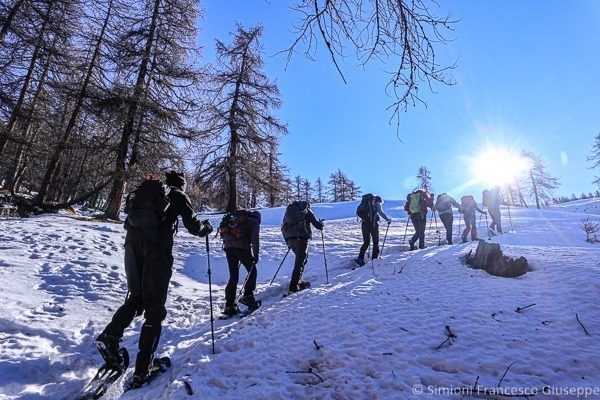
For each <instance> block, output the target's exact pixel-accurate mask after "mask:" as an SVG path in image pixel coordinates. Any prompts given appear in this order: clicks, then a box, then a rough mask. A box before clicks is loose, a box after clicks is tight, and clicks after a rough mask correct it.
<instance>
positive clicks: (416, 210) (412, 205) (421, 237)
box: [404, 189, 434, 250]
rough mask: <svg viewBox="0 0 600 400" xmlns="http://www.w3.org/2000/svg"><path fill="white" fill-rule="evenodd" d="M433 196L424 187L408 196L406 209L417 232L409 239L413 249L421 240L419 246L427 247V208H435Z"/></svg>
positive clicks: (421, 247)
mask: <svg viewBox="0 0 600 400" xmlns="http://www.w3.org/2000/svg"><path fill="white" fill-rule="evenodd" d="M433 197H434V195H433V194H431V195H429V194H428V193H427V191H425V190H424V189H415V190H413V191H412V192H411V193H409V194H408V195H407V196H406V204H404V211H406V212H407V213H408V215H409V217H410V220H411V222H412V224H413V227H414V228H415V234H414V235H413V236H412V238H411V239H410V240H409V241H408V244H409V245H410V249H411V250H415V248H416V247H415V243H416V242H417V240H418V241H419V248H420V249H424V248H425V228H426V226H427V208H431V210H433V207H434V205H433Z"/></svg>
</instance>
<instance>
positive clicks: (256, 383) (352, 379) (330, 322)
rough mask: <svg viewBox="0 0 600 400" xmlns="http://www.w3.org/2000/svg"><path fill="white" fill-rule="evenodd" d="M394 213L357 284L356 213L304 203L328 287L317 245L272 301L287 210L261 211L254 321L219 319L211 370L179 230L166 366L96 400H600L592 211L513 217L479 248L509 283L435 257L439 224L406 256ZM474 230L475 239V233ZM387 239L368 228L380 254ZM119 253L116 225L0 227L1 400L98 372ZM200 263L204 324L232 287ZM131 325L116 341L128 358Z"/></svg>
mask: <svg viewBox="0 0 600 400" xmlns="http://www.w3.org/2000/svg"><path fill="white" fill-rule="evenodd" d="M403 203H404V202H403V201H387V202H386V203H385V204H384V205H383V209H384V211H385V212H386V213H388V215H390V216H391V217H392V218H393V219H394V221H393V223H392V225H391V226H390V228H389V232H388V235H387V240H386V242H385V248H384V250H383V257H382V258H381V259H379V260H376V261H375V262H373V263H369V264H367V265H366V266H365V267H363V268H359V269H356V270H353V269H352V268H353V267H354V263H353V261H352V259H353V258H354V257H356V256H357V253H358V248H359V247H360V244H361V235H360V228H359V224H358V223H357V222H356V218H355V217H354V212H355V209H356V205H357V203H356V202H350V203H339V204H315V205H313V210H314V212H315V214H316V215H317V217H319V218H325V220H326V221H325V222H326V227H325V231H324V243H325V247H326V250H327V274H326V267H325V262H324V257H323V252H322V241H321V234H320V232H318V231H317V232H316V234H315V238H314V240H313V241H312V242H311V247H310V258H309V262H308V265H307V268H306V272H305V280H308V281H310V282H311V283H312V287H311V289H309V290H305V291H303V292H300V293H297V294H295V295H293V296H289V297H286V298H283V299H282V295H283V294H284V293H286V292H287V286H288V283H289V276H290V273H291V269H292V263H293V257H292V256H291V255H290V256H289V257H288V258H287V259H286V260H285V263H284V264H283V267H282V269H281V271H280V272H279V275H278V276H277V278H276V279H275V282H274V283H273V285H269V282H270V281H271V279H272V278H273V276H274V274H275V271H276V270H277V267H278V266H279V264H280V262H281V261H282V259H283V257H284V255H285V253H286V250H287V247H286V246H285V244H284V242H283V240H282V238H281V233H280V231H279V224H280V222H281V219H282V216H283V210H284V209H283V208H276V209H267V210H262V216H263V223H262V226H261V252H260V256H261V258H260V263H259V264H258V272H259V285H258V289H257V292H256V297H257V298H258V299H262V300H263V307H262V308H261V309H260V310H258V311H257V312H256V313H255V314H253V315H252V316H250V317H247V318H246V319H243V320H237V319H231V320H227V321H223V320H218V319H217V320H215V322H214V332H215V354H212V346H211V323H210V307H209V290H208V275H207V253H206V243H205V241H204V239H198V238H195V237H193V236H191V235H189V234H187V232H185V229H184V228H181V229H180V230H179V234H178V235H177V237H176V239H175V247H174V256H175V267H174V269H175V271H174V274H173V279H172V282H171V288H170V292H169V299H168V303H167V309H168V312H169V314H168V317H167V319H166V321H165V323H164V329H163V337H162V339H161V343H160V345H159V351H160V352H159V354H160V355H169V356H170V357H171V359H172V361H173V367H172V368H171V369H170V370H169V371H168V372H167V373H165V374H163V375H162V376H160V377H158V378H157V379H156V380H155V381H154V382H153V383H152V384H151V385H150V386H147V387H144V388H142V389H139V390H137V391H132V392H128V393H126V394H123V393H122V386H123V382H122V381H120V382H119V383H118V384H117V385H115V387H114V389H113V390H112V391H110V392H109V393H108V394H107V395H106V396H105V398H122V399H191V398H194V399H195V398H198V399H269V400H272V399H459V398H501V397H498V396H496V397H494V396H482V395H478V396H474V395H469V394H453V393H452V392H451V391H452V390H454V389H461V388H467V389H472V388H478V389H479V390H484V389H487V390H500V391H501V393H503V394H512V395H515V394H516V395H527V394H531V393H532V392H535V391H537V395H536V396H535V398H536V399H575V398H600V363H599V359H600V341H599V340H598V338H599V337H600V310H599V305H598V295H599V293H600V257H599V254H600V245H599V244H596V245H592V244H589V243H586V242H585V234H584V232H583V231H582V230H581V229H580V228H579V227H578V224H579V223H580V221H581V219H582V218H583V217H585V216H589V217H590V219H592V220H593V221H597V222H600V215H598V214H600V207H599V205H600V200H599V199H593V200H586V201H579V202H574V204H567V205H562V206H561V207H560V210H559V208H558V207H557V208H555V209H551V210H534V209H523V208H512V207H511V209H510V219H509V216H508V210H507V209H506V208H504V209H503V223H504V226H505V230H506V231H507V232H508V231H509V230H512V232H511V233H506V234H504V235H502V236H497V237H494V238H492V242H497V243H500V244H501V246H502V250H503V251H504V253H505V254H506V255H508V256H510V257H514V258H517V257H519V256H525V257H526V258H527V259H528V260H529V263H530V265H531V266H532V268H533V271H532V272H529V273H527V274H526V275H524V276H522V277H520V278H516V279H509V278H499V277H493V276H490V275H488V274H487V273H486V272H484V271H481V270H472V269H470V268H468V267H467V266H465V265H464V263H463V262H462V257H463V256H464V255H465V254H466V253H467V252H468V251H469V250H470V249H475V248H476V243H473V242H469V243H467V244H459V245H454V246H443V245H442V246H437V244H438V236H437V234H436V233H435V231H436V226H435V223H436V221H435V220H434V221H432V223H431V224H429V225H428V229H429V230H430V231H429V232H428V236H427V244H428V246H430V247H428V248H426V249H424V250H418V251H414V252H406V251H404V250H405V249H406V247H408V246H407V243H406V242H405V241H404V233H405V231H406V229H407V223H406V222H407V219H406V214H405V212H404V211H403V210H402V205H403ZM565 209H567V210H569V211H572V212H565V211H564V210H565ZM584 212H585V213H587V214H584ZM210 219H211V220H212V222H213V224H214V225H217V224H218V222H219V217H218V216H211V217H210ZM455 222H456V224H455V229H454V237H455V242H457V243H458V242H460V240H458V236H459V235H458V231H457V226H456V225H458V222H457V221H455ZM479 223H480V228H481V231H480V232H481V234H480V236H482V237H483V238H486V237H487V235H485V224H486V221H485V219H482V220H480V221H479ZM437 224H438V227H439V229H440V230H441V231H443V227H442V226H441V224H440V222H439V220H437ZM461 227H464V223H461ZM384 233H385V226H382V228H381V237H382V240H383V236H384ZM411 233H412V226H408V234H409V235H410V234H411ZM123 237H124V231H123V229H122V226H121V225H119V224H111V223H99V222H94V221H91V220H90V219H88V218H85V217H73V216H67V215H42V216H38V217H33V218H28V219H13V218H10V219H3V220H0V284H1V285H2V288H1V291H0V304H2V314H1V315H0V399H42V398H44V399H46V398H47V399H61V398H65V399H70V398H74V397H75V396H76V395H77V394H78V393H79V392H80V391H81V390H82V388H83V387H84V386H85V385H86V383H87V382H88V381H89V380H90V379H91V378H92V377H93V375H94V373H95V371H96V369H97V367H98V366H99V365H100V362H101V357H100V355H99V354H98V353H97V351H96V350H95V348H94V346H93V340H94V338H95V337H96V335H97V334H98V333H99V332H100V331H101V330H102V329H103V327H104V326H105V325H106V324H107V323H108V322H109V320H110V318H111V316H112V314H113V312H114V311H115V310H116V308H117V307H118V306H120V305H121V303H122V301H123V300H124V298H125V295H126V292H127V288H126V284H125V277H124V272H123V266H122V258H123V247H122V244H123ZM210 265H211V270H212V289H213V290H212V295H213V301H214V304H215V309H214V313H215V314H217V313H218V311H219V309H220V308H221V307H222V306H223V302H224V285H225V283H226V281H227V278H228V274H227V268H226V263H225V259H224V255H223V252H222V251H221V248H220V240H219V239H218V238H216V237H214V235H211V238H210ZM327 277H328V280H329V283H327ZM244 278H245V274H242V277H241V279H242V280H243V279H244ZM240 283H241V282H240ZM519 308H520V312H517V311H516V310H517V309H519ZM141 322H142V320H140V319H138V320H136V322H135V325H132V327H131V328H130V329H128V330H127V331H126V335H125V337H124V340H123V345H124V346H125V347H127V348H128V350H129V352H130V354H131V355H132V356H135V353H136V349H137V339H138V335H139V329H140V325H141ZM448 329H449V330H448ZM586 330H587V332H588V333H589V335H588V334H586ZM449 332H451V333H453V334H454V335H455V336H456V337H454V338H451V339H449V338H448V334H449ZM131 373H132V371H131V369H130V370H128V371H127V375H126V376H125V379H128V378H130V376H131Z"/></svg>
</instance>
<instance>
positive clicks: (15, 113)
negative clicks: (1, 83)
mask: <svg viewBox="0 0 600 400" xmlns="http://www.w3.org/2000/svg"><path fill="white" fill-rule="evenodd" d="M53 4H54V3H53V2H51V3H50V5H49V6H48V10H47V12H46V16H45V17H44V22H43V23H42V27H41V28H40V34H39V36H38V38H37V43H36V45H35V49H34V51H33V55H32V56H31V61H30V62H29V68H28V69H27V74H26V75H25V79H24V80H23V86H22V87H21V92H20V93H19V98H18V99H17V103H16V104H15V107H14V108H13V110H12V112H11V114H10V119H9V120H8V124H6V129H5V132H4V133H3V134H2V136H1V137H0V155H2V153H4V150H5V149H6V145H7V144H8V138H9V137H10V136H11V135H12V133H13V130H14V128H15V125H16V124H17V120H18V119H19V117H20V115H21V113H22V110H23V104H24V103H25V96H26V95H27V91H28V90H29V86H30V85H31V82H32V81H33V73H34V70H35V65H36V64H37V61H38V58H39V57H40V52H41V50H42V49H41V47H42V43H43V40H42V39H43V37H44V34H45V33H46V26H47V25H48V20H49V19H50V13H51V12H52V5H53Z"/></svg>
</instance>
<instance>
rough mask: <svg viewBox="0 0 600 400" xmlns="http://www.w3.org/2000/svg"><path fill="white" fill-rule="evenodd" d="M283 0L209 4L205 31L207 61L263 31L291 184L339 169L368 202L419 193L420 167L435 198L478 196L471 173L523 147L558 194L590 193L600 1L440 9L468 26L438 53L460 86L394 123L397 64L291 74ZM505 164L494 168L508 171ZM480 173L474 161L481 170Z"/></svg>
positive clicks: (317, 67) (299, 63) (320, 65)
mask: <svg viewBox="0 0 600 400" xmlns="http://www.w3.org/2000/svg"><path fill="white" fill-rule="evenodd" d="M289 4H291V2H289V1H284V0H271V1H270V2H266V1H263V0H203V1H202V3H201V5H202V7H203V8H204V17H203V19H201V20H200V21H199V24H200V28H201V33H200V43H201V44H202V45H203V46H204V49H203V51H202V54H203V56H204V59H203V61H205V62H206V61H210V60H211V59H212V57H213V54H214V39H215V38H219V39H220V40H222V41H225V42H230V41H231V38H230V37H229V36H228V33H229V32H232V31H234V30H235V22H236V21H237V22H240V23H241V24H243V25H244V26H246V27H248V26H252V25H256V24H258V23H262V24H263V25H264V27H265V29H264V35H263V40H262V44H263V46H264V49H265V56H264V60H265V63H266V67H265V71H266V73H267V74H268V75H269V76H270V78H271V79H273V80H276V82H277V84H278V86H279V89H280V92H281V99H282V100H283V107H282V108H281V109H280V110H279V111H277V116H278V118H279V119H280V120H281V121H285V122H287V123H288V125H289V130H290V135H288V136H286V137H285V138H284V139H283V144H282V146H281V152H282V153H283V157H282V158H283V162H284V163H285V164H286V165H288V166H289V167H290V174H291V176H292V177H293V176H296V175H301V176H302V177H305V178H308V179H310V180H311V181H312V182H314V180H316V178H317V177H321V178H322V179H323V180H328V177H329V174H331V173H332V172H334V171H336V170H337V169H338V168H340V169H342V171H344V172H345V173H346V174H347V175H348V176H349V177H350V178H351V179H353V180H354V181H355V182H356V183H357V184H358V185H359V186H360V187H361V189H362V191H363V192H373V193H378V194H380V195H381V196H383V198H384V199H386V198H387V199H401V198H404V196H405V195H406V193H407V192H408V191H410V190H411V189H412V188H413V187H414V185H415V176H416V174H417V171H418V168H419V167H420V166H421V165H425V166H427V168H428V169H429V170H430V171H431V175H432V180H433V186H434V189H435V190H434V192H435V193H441V192H447V193H449V194H451V195H453V196H454V197H458V198H459V197H460V196H462V195H464V194H474V195H476V196H480V194H481V191H482V190H483V189H484V188H485V187H487V186H488V184H487V183H485V182H482V179H483V178H484V177H485V174H486V170H485V168H481V167H480V168H477V170H474V168H473V165H474V164H475V160H477V159H478V158H479V157H480V156H481V154H484V153H485V151H486V150H487V149H488V148H490V147H505V148H509V149H510V150H511V151H512V152H513V154H517V153H519V152H520V150H521V149H523V148H526V149H529V150H531V151H533V152H534V153H536V154H537V155H540V156H541V157H542V159H543V160H544V161H545V162H546V164H547V166H548V168H547V172H548V173H550V174H551V175H553V176H555V177H557V178H559V179H560V182H561V184H562V185H561V187H560V188H559V189H558V190H557V191H556V194H557V195H567V196H570V195H571V193H575V194H577V195H579V194H581V193H582V192H585V193H587V192H590V191H595V190H596V189H597V187H595V186H594V185H592V183H591V182H592V180H593V179H594V174H596V175H598V174H600V171H592V170H590V169H589V167H590V166H591V163H590V162H588V161H587V157H589V156H590V155H591V149H592V145H593V141H594V137H595V136H596V134H597V133H599V132H600V112H599V111H598V105H599V104H600V79H599V77H598V74H599V71H600V46H598V38H600V1H596V0H577V1H573V2H571V1H558V0H531V1H520V0H507V1H502V2H499V1H492V0H481V1H460V0H440V1H439V12H437V14H438V15H443V14H446V12H448V11H449V12H451V13H452V15H453V16H454V17H455V18H457V19H460V22H458V23H457V24H455V26H454V31H453V32H450V33H449V34H448V37H449V38H451V39H453V41H452V42H450V43H449V44H448V45H446V46H444V47H441V48H438V49H437V52H438V56H439V57H440V58H442V59H445V60H448V61H449V62H453V61H458V67H457V69H456V70H454V71H453V72H452V75H453V77H454V79H455V81H456V82H457V84H456V85H454V86H442V85H437V86H435V87H434V90H435V93H432V92H430V91H428V90H427V89H426V87H423V88H422V90H421V97H422V98H423V99H424V100H425V101H426V102H427V107H425V106H423V105H417V106H416V107H409V109H408V112H406V113H403V114H402V116H401V120H400V131H399V137H400V139H401V140H402V141H400V140H398V137H397V135H396V126H395V125H394V124H391V125H390V124H389V120H390V117H391V112H390V111H389V110H386V108H387V107H388V106H389V105H390V104H392V101H393V99H392V98H390V97H388V96H387V95H386V93H385V84H386V83H387V81H388V76H387V75H386V74H384V73H383V72H382V71H383V70H385V69H388V70H389V69H391V68H392V67H393V64H389V65H382V64H370V65H368V66H367V67H366V68H362V67H359V66H358V61H357V60H356V58H353V57H349V58H347V59H345V60H344V61H343V62H342V65H341V67H342V70H343V72H344V75H345V77H346V80H347V81H348V83H347V84H344V82H343V81H342V79H341V78H340V76H339V75H338V73H337V71H336V69H335V67H334V65H333V64H332V63H331V62H330V61H329V58H328V56H327V54H325V53H324V52H321V53H319V54H318V56H317V61H310V60H308V59H307V58H306V57H304V56H303V55H302V54H297V55H296V56H295V57H294V58H292V60H291V63H290V64H289V65H287V68H286V63H285V58H284V56H283V55H276V53H277V52H278V51H281V50H283V49H285V48H287V47H288V46H289V45H290V43H291V40H292V37H293V36H292V34H291V30H292V24H293V19H294V14H293V12H292V11H291V10H289V9H288V5H289ZM502 164H503V163H502V162H499V163H498V162H497V163H494V164H492V165H489V168H490V169H491V170H492V169H493V170H495V169H498V168H503V167H504V166H503V165H502ZM478 165H479V164H478Z"/></svg>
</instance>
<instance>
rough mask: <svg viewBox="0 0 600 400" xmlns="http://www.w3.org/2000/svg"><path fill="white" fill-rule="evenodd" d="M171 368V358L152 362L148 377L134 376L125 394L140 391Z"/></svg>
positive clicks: (126, 386) (161, 358)
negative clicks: (134, 390) (135, 390)
mask: <svg viewBox="0 0 600 400" xmlns="http://www.w3.org/2000/svg"><path fill="white" fill-rule="evenodd" d="M169 368H171V359H170V358H169V357H160V358H155V359H154V360H152V366H151V367H150V370H149V371H148V374H146V376H144V377H141V376H138V375H133V378H132V380H131V381H129V382H128V383H127V384H126V385H125V392H127V391H129V390H133V389H139V388H141V387H142V386H145V385H148V384H150V382H152V381H153V380H154V378H156V377H157V376H158V375H160V374H162V373H163V372H166V371H167V369H169Z"/></svg>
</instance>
